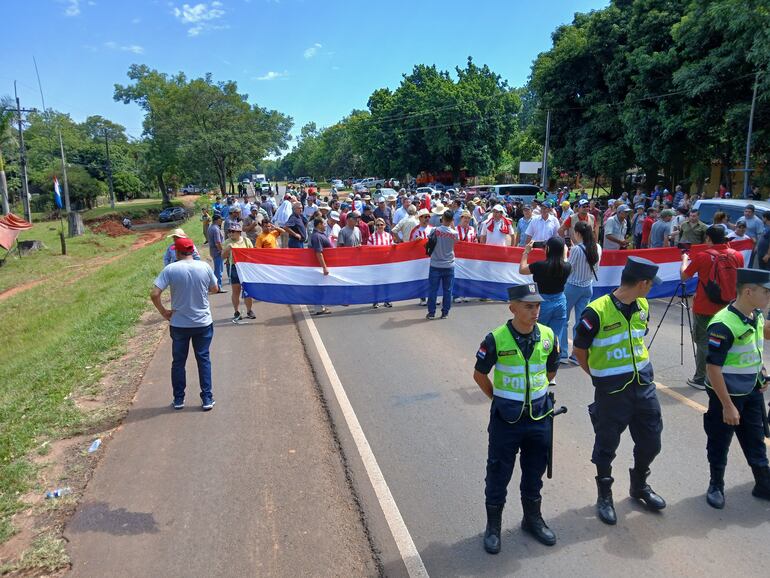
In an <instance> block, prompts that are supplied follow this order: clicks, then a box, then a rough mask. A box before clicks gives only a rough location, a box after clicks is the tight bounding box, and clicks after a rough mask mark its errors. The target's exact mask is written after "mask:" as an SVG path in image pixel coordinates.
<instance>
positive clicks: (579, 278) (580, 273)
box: [567, 243, 602, 287]
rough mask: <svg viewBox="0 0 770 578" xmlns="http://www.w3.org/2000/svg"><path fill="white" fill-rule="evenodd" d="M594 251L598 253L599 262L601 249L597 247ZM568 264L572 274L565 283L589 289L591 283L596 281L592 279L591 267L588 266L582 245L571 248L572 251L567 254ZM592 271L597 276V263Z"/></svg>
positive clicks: (594, 278)
mask: <svg viewBox="0 0 770 578" xmlns="http://www.w3.org/2000/svg"><path fill="white" fill-rule="evenodd" d="M596 250H597V251H598V252H599V261H601V260H602V248H601V247H600V246H599V245H597V246H596ZM569 262H570V263H571V264H572V273H571V274H570V276H569V278H568V279H567V283H570V284H571V285H576V286H578V287H590V286H591V285H592V284H593V282H594V281H596V277H594V273H593V272H592V271H591V266H590V265H589V264H588V259H587V258H586V252H585V247H583V243H580V244H579V245H574V246H573V247H572V250H571V251H570V252H569ZM593 270H594V272H596V275H597V276H598V275H599V263H597V264H596V265H594V269H593Z"/></svg>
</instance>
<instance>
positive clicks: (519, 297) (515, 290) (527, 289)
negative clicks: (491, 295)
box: [508, 283, 543, 303]
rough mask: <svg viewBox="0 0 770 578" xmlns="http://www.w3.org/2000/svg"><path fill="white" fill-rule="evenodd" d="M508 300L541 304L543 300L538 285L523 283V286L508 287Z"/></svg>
mask: <svg viewBox="0 0 770 578" xmlns="http://www.w3.org/2000/svg"><path fill="white" fill-rule="evenodd" d="M508 300H509V301H527V302H530V303H540V302H541V301H542V300H543V298H542V297H541V296H540V292H539V291H538V289H537V283H522V284H521V285H514V286H513V287H508Z"/></svg>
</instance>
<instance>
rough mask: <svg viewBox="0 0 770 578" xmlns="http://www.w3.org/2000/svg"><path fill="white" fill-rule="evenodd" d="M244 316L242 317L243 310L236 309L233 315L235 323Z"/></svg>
mask: <svg viewBox="0 0 770 578" xmlns="http://www.w3.org/2000/svg"><path fill="white" fill-rule="evenodd" d="M241 319H243V317H241V312H240V311H236V312H235V315H233V323H238V322H239V321H240V320H241Z"/></svg>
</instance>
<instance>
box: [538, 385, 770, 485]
mask: <svg viewBox="0 0 770 578" xmlns="http://www.w3.org/2000/svg"><path fill="white" fill-rule="evenodd" d="M548 397H550V398H551V407H554V408H555V406H556V396H555V395H554V394H553V392H552V391H551V392H549V393H548ZM563 413H567V408H566V407H565V406H561V407H560V408H558V409H554V410H553V412H551V439H550V441H549V443H548V467H547V469H546V475H547V476H548V479H549V480H550V479H551V478H553V419H554V418H555V417H556V416H557V415H561V414H563ZM765 423H767V419H765Z"/></svg>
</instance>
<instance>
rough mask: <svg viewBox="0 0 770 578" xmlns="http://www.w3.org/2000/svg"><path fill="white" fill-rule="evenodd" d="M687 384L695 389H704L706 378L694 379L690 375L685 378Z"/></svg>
mask: <svg viewBox="0 0 770 578" xmlns="http://www.w3.org/2000/svg"><path fill="white" fill-rule="evenodd" d="M687 385H689V386H690V387H694V388H695V389H700V390H704V389H706V380H705V379H696V378H694V377H691V378H690V379H688V380H687Z"/></svg>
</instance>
